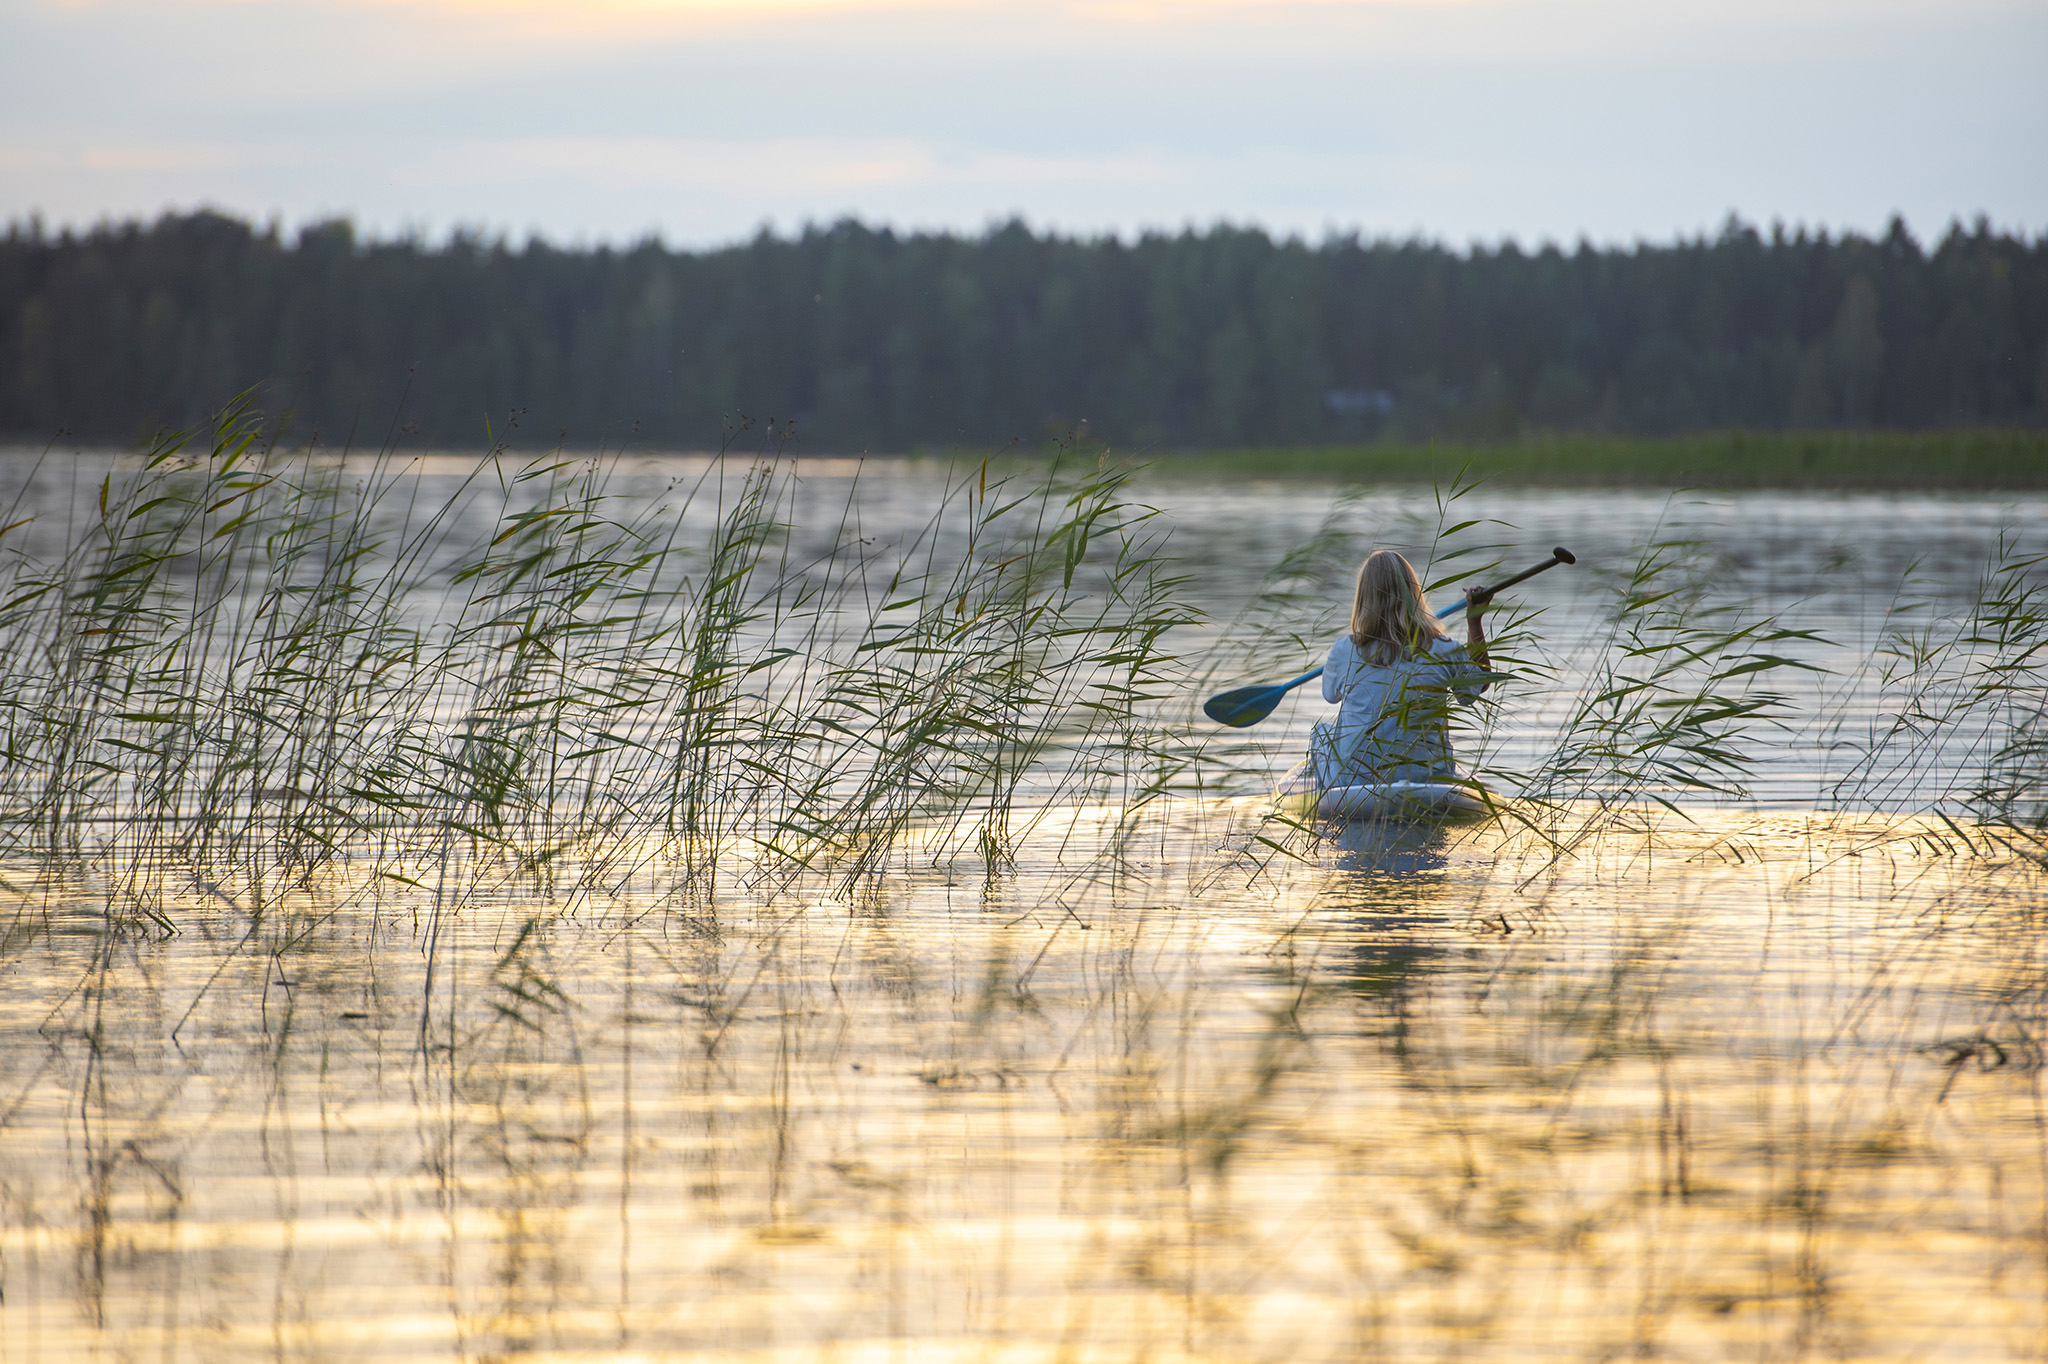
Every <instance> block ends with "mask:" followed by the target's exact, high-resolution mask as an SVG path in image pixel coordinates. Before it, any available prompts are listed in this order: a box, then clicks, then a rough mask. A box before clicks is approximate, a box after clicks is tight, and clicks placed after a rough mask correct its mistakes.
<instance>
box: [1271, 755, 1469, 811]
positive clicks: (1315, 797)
mask: <svg viewBox="0 0 2048 1364" xmlns="http://www.w3.org/2000/svg"><path fill="white" fill-rule="evenodd" d="M1273 799H1274V801H1275V802H1277V803H1278V804H1279V806H1280V808H1281V809H1283V810H1285V811H1287V812H1288V813H1289V814H1292V815H1297V816H1299V817H1301V818H1303V819H1431V820H1457V819H1475V818H1478V817H1479V816H1482V815H1484V814H1486V813H1487V809H1486V802H1485V801H1483V800H1481V799H1480V798H1479V794H1478V793H1477V792H1476V791H1474V790H1473V788H1472V787H1470V786H1469V785H1463V784H1460V783H1457V782H1446V781H1381V782H1362V783H1359V784H1358V785H1355V786H1332V787H1329V788H1327V789H1325V788H1323V787H1320V786H1318V785H1316V776H1315V771H1314V769H1313V768H1312V767H1311V766H1310V765H1309V764H1308V763H1306V762H1303V763H1299V764H1297V765H1296V766H1295V767H1294V769H1293V770H1292V771H1290V772H1289V773H1288V774H1287V775H1286V776H1284V777H1282V778H1281V779H1280V785H1279V786H1278V787H1276V788H1274V791H1273Z"/></svg>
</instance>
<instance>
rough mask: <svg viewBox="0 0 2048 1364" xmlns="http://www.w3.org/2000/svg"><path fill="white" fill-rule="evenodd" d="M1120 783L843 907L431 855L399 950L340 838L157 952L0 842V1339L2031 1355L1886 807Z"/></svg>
mask: <svg viewBox="0 0 2048 1364" xmlns="http://www.w3.org/2000/svg"><path fill="white" fill-rule="evenodd" d="M1120 827H1121V825H1120V821H1119V820H1118V819H1117V818H1115V817H1114V816H1113V814H1112V813H1111V812H1090V811H1085V810H1069V811H1067V812H1065V813H1063V814H1062V815H1060V816H1059V817H1057V818H1055V819H1052V820H1048V821H1046V822H1044V823H1041V824H1040V825H1039V826H1038V827H1037V828H1036V829H1035V830H1034V831H1033V832H1032V833H1031V835H1030V836H1029V837H1028V838H1027V839H1025V840H1024V842H1023V843H1022V844H1021V845H1020V847H1019V850H1018V861H1017V867H1016V871H1015V872H1014V874H1012V875H1009V876H1006V877H1002V878H996V879H990V878H989V877H988V876H987V875H986V874H985V866H984V865H983V863H982V862H981V861H980V859H979V857H978V856H977V855H976V854H975V853H974V851H973V850H972V849H971V848H969V847H964V846H962V847H956V848H952V849H950V850H949V849H948V848H945V847H942V846H926V847H922V848H919V849H916V850H915V855H906V856H905V857H904V858H903V859H902V860H901V862H900V864H899V865H897V866H895V867H893V868H892V869H891V871H890V873H889V874H888V875H886V876H883V877H879V878H877V879H876V880H874V881H873V882H871V883H869V885H868V886H867V888H866V890H865V891H864V893H863V894H862V895H861V896H859V897H857V898H856V899H855V900H854V901H853V902H850V903H849V902H834V901H831V900H829V899H821V900H818V901H814V902H811V903H807V904H796V903H792V902H790V901H788V900H776V901H770V900H766V899H762V900H749V899H748V898H746V897H745V896H744V895H741V894H738V893H734V894H733V895H731V896H728V897H726V898H724V899H722V900H721V901H720V902H719V903H717V904H716V905H714V906H710V907H707V908H706V909H705V910H704V911H703V912H700V913H697V914H695V915H689V916H685V915H679V914H675V913H672V912H668V911H669V909H670V907H671V906H670V903H669V902H667V901H665V900H664V899H663V898H662V896H661V895H660V893H659V892H660V891H661V889H662V888H661V887H659V886H655V885H650V886H648V887H646V888H644V889H639V890H633V891H627V892H623V893H621V894H620V895H619V896H618V897H617V898H616V899H615V900H614V901H612V902H610V903H602V904H600V903H598V902H596V901H594V900H586V901H584V902H583V904H582V905H581V906H580V907H578V908H576V909H575V910H574V911H573V912H565V911H564V909H563V907H562V906H560V905H558V904H555V903H551V902H550V900H549V899H548V897H547V896H546V895H544V894H536V893H533V892H532V891H531V890H530V889H529V890H527V891H524V892H514V891H510V890H508V891H506V892H505V893H502V894H498V895H479V896H478V897H477V898H476V900H475V901H474V902H473V903H472V904H471V905H470V906H469V907H468V908H467V909H466V910H465V912H464V914H463V915H462V916H461V918H460V920H459V921H458V922H456V923H454V924H453V925H451V926H449V927H448V928H446V929H444V932H443V935H442V938H441V942H440V946H439V949H438V958H437V963H436V970H435V973H434V976H433V979H432V980H431V982H430V981H429V980H428V976H427V970H426V962H425V960H424V959H423V957H422V954H421V950H420V938H419V934H418V928H417V924H418V923H419V922H420V920H421V917H422V916H423V915H425V914H426V913H429V912H430V908H431V907H430V905H429V904H428V903H427V901H426V898H425V897H423V896H422V895H420V894H419V893H417V892H414V891H412V890H411V889H410V888H408V887H405V886H401V885H396V884H394V883H393V882H391V881H390V880H388V879H378V878H372V877H367V876H365V877H360V878H358V877H355V876H353V875H352V873H351V868H350V864H348V863H346V862H337V863H334V864H331V865H330V866H329V867H328V868H327V869H325V870H324V871H323V872H322V873H321V874H319V875H317V876H315V877H313V878H311V879H309V880H308V881H307V882H306V883H305V884H303V885H302V886H301V887H300V888H299V889H298V890H296V891H294V892H293V893H292V894H291V895H289V896H288V897H286V898H285V899H283V900H280V901H278V902H275V903H272V904H270V905H267V906H265V907H264V908H263V909H262V910H261V912H260V913H256V912H252V911H251V910H250V908H249V907H248V906H246V905H240V904H235V903H231V902H232V901H233V900H234V899H235V896H234V894H233V892H232V890H231V888H227V887H214V888H212V889H210V890H194V891H193V892H192V893H191V894H190V895H189V896H188V897H187V898H186V900H185V902H183V903H178V904H171V905H167V906H166V909H167V912H169V913H170V915H171V917H173V918H174V919H175V920H176V921H177V922H178V923H179V924H180V925H182V926H183V928H184V931H183V932H182V933H181V934H179V935H178V936H175V937H169V938H160V937H150V936H143V935H140V934H136V933H133V932H128V933H114V932H109V931H108V926H109V924H110V923H113V922H116V921H114V920H110V919H109V918H108V916H107V915H106V914H105V913H104V909H105V904H104V897H105V894H106V892H107V888H106V887H105V886H102V885H96V884H93V883H92V882H91V881H90V880H87V879H81V878H77V877H71V878H66V877H61V876H56V875H53V874H50V873H46V872H43V871H41V870H39V869H37V868H35V867H28V866H13V867H9V868H6V869H5V873H4V874H5V876H6V878H7V881H8V884H9V885H10V886H11V887H12V888H13V891H12V893H13V895H14V897H15V898H14V903H15V905H16V911H15V913H14V915H13V916H12V922H13V925H14V928H13V940H12V941H11V942H10V944H9V950H8V961H9V966H8V970H7V972H6V975H5V978H4V986H0V991H4V993H0V1007H4V1011H5V1012H4V1019H0V1027H4V1029H5V1035H6V1036H7V1037H8V1038H9V1039H10V1044H9V1046H8V1047H7V1048H6V1049H5V1051H4V1053H0V1058H4V1059H0V1082H4V1091H0V1096H4V1103H5V1108H4V1110H0V1115H4V1120H5V1127H4V1128H0V1178H4V1183H5V1189H6V1203H5V1210H4V1232H0V1255H4V1273H5V1281H4V1289H5V1306H4V1309H0V1349H4V1352H5V1357H7V1358H26V1359H60V1358H82V1359H90V1358H103V1359H110V1360H111V1359H179V1358H182V1359H206V1360H212V1359H237V1358H255V1357H259V1356H261V1357H266V1358H273V1359H294V1360H297V1359H306V1360H311V1359H379V1360H401V1359H452V1358H475V1359H534V1360H540V1359H556V1358H564V1359H566V1358H576V1359H593V1358H598V1359H602V1358H664V1357H671V1358H707V1359H725V1358H730V1359H850V1358H869V1357H873V1358H899V1357H900V1358H918V1359H927V1358H929V1359H939V1358H962V1359H1048V1360H1050V1359H1133V1358H1155V1359H1179V1358H1187V1359H1290V1360H1301V1359H1357V1358H1384V1359H1403V1358H1415V1359H1438V1358H1445V1357H1451V1356H1456V1357H1460V1358H1480V1359H1489V1358H1497V1359H1515V1360H1528V1359H1549V1358H1555V1359H1593V1358H1611V1357H1617V1356H1628V1357H1642V1358H1682V1359H1721V1358H1736V1357H1740V1358H1744V1359H1753V1358H1765V1359H1794V1358H1808V1357H1814V1358H1820V1357H1826V1358H1885V1359H1891V1358H1896V1359H1908V1358H1910V1359H1928V1358H1936V1359H1946V1358H1954V1359H2038V1358H2041V1357H2043V1354H2044V1352H2048V1351H2044V1343H2048V1183H2044V1171H2048V1128H2044V1115H2043V1104H2042V1093H2041V1083H2042V1075H2041V1065H2042V1054H2041V1049H2040V1042H2039V1039H2040V1038H2041V1036H2042V1028H2043V1020H2044V1010H2048V998H2044V991H2043V979H2044V977H2043V971H2042V967H2043V962H2042V948H2041V944H2042V941H2043V930H2044V928H2048V924H2044V922H2043V914H2042V910H2043V905H2044V899H2043V895H2042V891H2043V872H2042V869H2041V868H2039V867H2038V866H2034V865H2032V864H2030V863H2027V862H2025V861H2024V860H2022V859H2008V860H2003V861H2000V860H1996V859H1985V858H1980V857H1971V856H1967V855H1964V854H1963V853H1962V852H1961V850H1960V849H1959V848H1958V847H1957V845H1956V843H1955V839H1954V836H1953V834H1952V833H1951V832H1950V831H1949V830H1948V829H1947V828H1946V826H1944V825H1942V824H1940V823H1939V822H1918V821H1913V820H1908V819H1901V818H1886V819H1883V820H1877V819H1864V820H1860V821H1859V820H1854V819H1849V818H1842V817H1838V818H1835V819H1826V818H1823V817H1817V816H1790V815H1770V816H1765V815H1754V814H1725V815H1718V816H1702V817H1700V819H1699V820H1698V821H1696V822H1693V823H1690V824H1688V823H1685V822H1682V821H1679V820H1676V819H1670V820H1667V821H1665V822H1664V823H1663V824H1661V825H1660V826H1658V827H1655V828H1651V829H1648V830H1645V831H1640V832H1639V833H1638V834H1637V835H1635V836H1632V837H1630V838H1626V839H1622V838H1616V839H1610V840H1608V841H1605V842H1603V843H1601V844H1599V845H1597V846H1594V847H1590V848H1587V849H1584V850H1582V855H1581V856H1579V857H1578V858H1576V859H1574V860H1571V861H1567V862H1565V863H1562V864H1557V863H1554V862H1553V861H1552V860H1551V857H1550V852H1549V850H1548V849H1547V848H1545V847H1544V846H1543V845H1542V844H1541V843H1540V841H1539V840H1536V839H1534V838H1533V837H1532V836H1530V835H1527V834H1519V835H1517V834H1513V833H1510V832H1507V831H1504V830H1502V829H1501V828H1499V827H1497V826H1480V827H1478V828H1467V829H1461V830H1452V831H1448V832H1446V831H1435V832H1433V833H1429V834H1418V833H1416V832H1414V831H1407V832H1402V833H1398V834H1394V835H1391V836H1389V835H1387V834H1386V833H1385V831H1379V832H1378V833H1374V832H1372V831H1370V830H1358V829H1354V830H1351V831H1348V832H1346V833H1345V834H1344V835H1343V836H1341V837H1338V838H1336V839H1335V840H1334V841H1332V842H1330V843H1326V844H1311V843H1300V842H1297V843H1296V844H1294V845H1291V846H1292V852H1293V854H1294V855H1292V856H1283V855H1279V854H1277V853H1275V852H1274V851H1273V850H1272V849H1270V848H1268V847H1266V846H1265V845H1261V844H1258V843H1256V842H1254V841H1253V840H1252V837H1251V835H1253V834H1254V833H1255V832H1257V831H1258V830H1260V829H1261V828H1265V827H1268V826H1266V825H1263V824H1262V823H1261V812H1260V810H1259V809H1258V808H1257V806H1256V803H1254V802H1207V803H1195V802H1180V801H1171V802H1163V803H1161V804H1160V805H1158V806H1156V807H1155V808H1154V813H1153V815H1152V816H1151V817H1150V819H1149V822H1148V823H1147V825H1146V829H1145V832H1144V835H1143V837H1142V838H1141V839H1140V840H1139V841H1138V842H1137V843H1136V844H1135V845H1134V844H1132V843H1130V842H1129V841H1127V839H1126V838H1120V837H1119V836H1118V835H1117V832H1116V831H1117V830H1118V829H1119V828H1120ZM1127 832H1128V831H1126V834H1127ZM1112 840H1116V841H1117V845H1118V848H1119V849H1120V851H1119V856H1118V858H1116V859H1114V860H1113V863H1112V864H1111V865H1113V866H1114V867H1116V868H1118V870H1116V871H1114V872H1105V871H1103V870H1102V869H1101V868H1102V866H1103V865H1104V864H1103V863H1101V862H1099V861H1098V860H1097V854H1098V853H1099V852H1100V851H1101V850H1102V848H1103V847H1104V846H1105V844H1107V843H1108V842H1110V841H1112ZM1532 878H1533V879H1532Z"/></svg>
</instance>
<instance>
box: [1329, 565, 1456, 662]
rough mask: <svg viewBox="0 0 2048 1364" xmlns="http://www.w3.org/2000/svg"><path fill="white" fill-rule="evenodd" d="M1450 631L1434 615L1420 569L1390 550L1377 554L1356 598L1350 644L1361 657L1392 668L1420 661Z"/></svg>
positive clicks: (1361, 570) (1361, 569) (1362, 571)
mask: <svg viewBox="0 0 2048 1364" xmlns="http://www.w3.org/2000/svg"><path fill="white" fill-rule="evenodd" d="M1449 638H1450V631H1448V630H1446V629H1444V627H1443V624H1442V622H1440V621H1439V620H1437V618H1436V617H1435V616H1434V615H1433V614H1431V612H1430V609H1429V599H1428V598H1426V597H1424V596H1423V595H1422V579H1420V578H1418V577H1417V576H1416V575H1415V566H1414V565H1413V564H1410V563H1409V562H1408V561H1407V560H1406V559H1404V558H1402V557H1401V556H1400V555H1399V554H1398V553H1396V552H1395V551H1393V550H1391V549H1376V550H1374V551H1373V552H1372V553H1370V554H1368V555H1366V556H1365V562H1364V563H1362V564H1360V565H1359V566H1358V590H1357V591H1356V592H1354V593H1353V594H1352V597H1351V642H1352V643H1353V644H1355V645H1357V646H1358V653H1359V657H1361V658H1363V659H1364V660H1365V661H1366V662H1368V663H1371V664H1375V665H1377V666H1379V667H1382V668H1384V667H1388V666H1390V665H1392V664H1394V663H1398V662H1399V661H1400V660H1401V659H1402V658H1404V657H1409V656H1416V657H1419V656H1421V655H1423V654H1425V653H1427V652H1428V651H1429V646H1430V645H1431V644H1433V643H1434V642H1435V641H1437V640H1439V639H1449Z"/></svg>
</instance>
